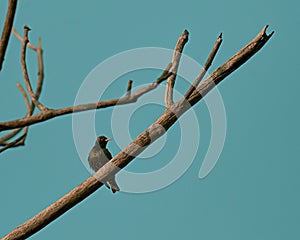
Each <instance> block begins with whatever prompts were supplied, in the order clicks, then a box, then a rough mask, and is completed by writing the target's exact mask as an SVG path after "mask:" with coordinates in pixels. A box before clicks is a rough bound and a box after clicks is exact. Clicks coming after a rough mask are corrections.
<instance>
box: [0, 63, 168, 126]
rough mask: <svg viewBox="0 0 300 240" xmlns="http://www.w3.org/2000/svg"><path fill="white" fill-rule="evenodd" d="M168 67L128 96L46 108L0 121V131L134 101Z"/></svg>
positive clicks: (157, 81) (163, 77) (148, 88)
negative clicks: (64, 106)
mask: <svg viewBox="0 0 300 240" xmlns="http://www.w3.org/2000/svg"><path fill="white" fill-rule="evenodd" d="M170 67H171V64H169V65H168V66H167V68H166V69H165V71H164V72H163V73H162V75H161V76H160V77H159V78H157V79H156V80H155V81H154V82H153V83H152V84H150V85H148V86H146V87H144V88H142V89H140V90H138V91H137V92H136V93H134V94H132V95H131V96H130V97H127V96H125V97H123V98H116V99H111V100H104V101H100V102H94V103H87V104H80V105H76V106H70V107H66V108H60V109H48V110H46V111H43V112H41V113H38V114H35V115H32V116H29V117H24V118H20V119H16V120H12V121H8V122H0V131H3V130H9V129H14V128H20V127H25V126H30V125H33V124H36V123H39V122H44V121H46V120H49V119H52V118H55V117H58V116H62V115H66V114H71V113H76V112H82V111H88V110H93V109H99V108H107V107H111V106H116V105H124V104H129V103H133V102H136V101H137V100H138V98H139V97H141V96H142V95H144V94H146V93H147V92H149V91H151V90H153V89H155V88H156V87H157V86H158V85H159V84H160V83H161V82H162V81H164V80H166V79H167V78H168V76H169V75H170V73H169V72H168V71H169V69H170Z"/></svg>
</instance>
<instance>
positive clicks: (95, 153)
mask: <svg viewBox="0 0 300 240" xmlns="http://www.w3.org/2000/svg"><path fill="white" fill-rule="evenodd" d="M110 140H111V138H107V137H105V136H99V137H98V138H97V140H96V142H95V145H94V147H93V148H92V150H91V151H90V154H89V158H88V162H89V164H90V167H91V168H92V169H93V170H94V171H95V172H97V171H98V170H99V169H100V168H101V167H103V166H104V165H105V164H106V163H107V162H109V160H110V159H112V156H111V154H110V152H109V151H108V149H107V148H106V145H107V142H108V141H110ZM105 185H106V186H107V187H108V188H110V189H111V191H112V192H113V193H115V192H117V191H119V190H120V188H119V187H118V184H117V183H116V180H115V176H112V177H111V178H109V179H108V181H107V182H105Z"/></svg>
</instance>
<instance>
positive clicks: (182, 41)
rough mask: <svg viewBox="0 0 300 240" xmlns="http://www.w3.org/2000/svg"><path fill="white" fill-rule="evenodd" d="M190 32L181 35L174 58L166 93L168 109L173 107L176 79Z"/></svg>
mask: <svg viewBox="0 0 300 240" xmlns="http://www.w3.org/2000/svg"><path fill="white" fill-rule="evenodd" d="M188 36H189V32H188V31H187V30H184V32H183V33H182V34H181V35H180V37H179V39H178V41H177V43H176V46H175V49H174V53H173V57H172V68H171V70H170V72H172V74H171V75H170V76H169V77H168V79H167V84H166V93H165V105H166V107H170V106H172V105H173V103H174V102H173V88H174V84H175V79H176V75H177V71H178V66H179V62H180V58H181V54H182V51H183V48H184V45H185V44H186V43H187V41H188Z"/></svg>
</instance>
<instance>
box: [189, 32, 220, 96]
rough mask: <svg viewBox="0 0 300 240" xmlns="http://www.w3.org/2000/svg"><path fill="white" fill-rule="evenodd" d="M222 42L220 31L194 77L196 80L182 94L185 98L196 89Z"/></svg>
mask: <svg viewBox="0 0 300 240" xmlns="http://www.w3.org/2000/svg"><path fill="white" fill-rule="evenodd" d="M221 43H222V33H221V34H220V35H219V37H218V39H217V41H216V43H215V45H214V47H213V49H212V51H211V53H210V54H209V56H208V58H207V60H206V62H205V64H204V65H203V67H202V69H201V72H200V73H199V75H198V77H197V78H196V80H195V81H194V83H193V84H192V86H191V87H190V88H189V90H188V91H187V92H186V94H185V95H184V97H185V99H188V98H189V97H190V95H191V94H192V93H193V92H194V91H195V90H196V87H197V86H198V84H199V83H200V82H201V80H202V79H203V77H204V75H205V73H207V71H208V69H209V67H210V66H211V64H212V62H213V60H214V58H215V56H216V54H217V52H218V50H219V48H220V46H221Z"/></svg>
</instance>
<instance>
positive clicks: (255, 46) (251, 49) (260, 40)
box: [188, 25, 274, 105]
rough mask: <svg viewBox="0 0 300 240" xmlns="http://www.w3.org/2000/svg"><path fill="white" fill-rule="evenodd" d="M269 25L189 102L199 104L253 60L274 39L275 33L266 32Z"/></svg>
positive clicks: (219, 69) (225, 64)
mask: <svg viewBox="0 0 300 240" xmlns="http://www.w3.org/2000/svg"><path fill="white" fill-rule="evenodd" d="M267 28H268V25H266V26H265V27H264V28H263V29H262V30H261V31H260V32H259V34H258V35H257V36H256V37H255V38H254V39H253V40H252V41H251V42H250V43H249V44H247V45H246V46H245V47H244V48H242V49H241V50H240V51H238V52H237V53H236V54H235V55H234V56H233V57H231V58H230V59H229V60H227V61H226V62H225V63H224V64H223V65H222V66H220V67H219V68H217V69H216V70H215V71H214V72H213V73H212V74H210V75H209V76H208V77H207V78H206V80H204V81H203V82H202V84H200V85H199V86H198V87H197V89H196V91H194V92H193V94H192V95H191V96H190V98H189V99H188V101H189V102H190V104H191V105H194V104H195V103H197V102H198V101H199V100H200V99H202V98H203V97H204V96H205V95H206V94H207V93H208V92H209V91H210V90H211V89H212V88H214V87H215V85H216V84H218V83H219V82H220V81H222V80H223V79H224V78H225V77H227V76H228V75H229V74H230V73H232V72H233V71H235V70H236V69H237V68H239V67H240V66H241V65H242V64H243V63H245V62H246V61H247V60H248V59H249V58H251V57H252V56H253V55H254V54H255V53H256V52H258V51H259V50H260V49H261V48H262V47H263V46H264V45H265V43H266V42H267V41H268V40H269V39H270V38H271V37H272V35H273V34H274V31H273V32H271V34H269V35H267V34H266V30H267Z"/></svg>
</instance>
